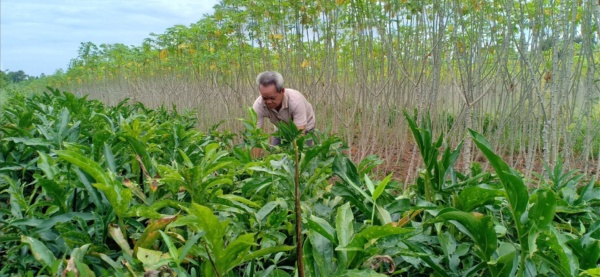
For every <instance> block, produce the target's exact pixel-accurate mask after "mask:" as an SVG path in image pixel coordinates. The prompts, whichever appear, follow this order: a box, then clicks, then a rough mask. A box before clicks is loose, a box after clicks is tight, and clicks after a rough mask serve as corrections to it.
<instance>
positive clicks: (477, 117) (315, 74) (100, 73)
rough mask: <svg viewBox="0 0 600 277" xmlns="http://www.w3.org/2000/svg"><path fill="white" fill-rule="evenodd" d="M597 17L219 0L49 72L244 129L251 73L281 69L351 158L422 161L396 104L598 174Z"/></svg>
mask: <svg viewBox="0 0 600 277" xmlns="http://www.w3.org/2000/svg"><path fill="white" fill-rule="evenodd" d="M599 20H600V6H599V5H598V3H597V1H592V0H567V1H547V0H535V1H521V0H515V1H513V0H502V1H500V0H495V1H477V0H468V1H464V0H459V1H457V0H453V1H449V0H440V1H438V0H425V1H422V0H402V1H379V0H378V1H371V0H336V1H301V0H292V1H275V0H269V1H256V0H254V1H248V0H235V1H232V0H222V1H221V2H220V3H219V4H218V5H216V6H215V7H214V14H212V15H204V16H203V17H202V19H200V20H199V21H198V22H196V23H194V24H191V25H189V26H183V25H177V26H173V27H171V28H169V29H167V30H166V31H165V32H164V33H159V34H154V33H153V34H150V37H148V38H147V39H146V40H145V41H144V42H143V43H142V44H141V45H138V46H127V45H124V44H100V45H97V44H94V43H91V42H86V43H82V44H81V47H80V49H79V53H78V56H77V57H76V58H74V59H73V60H72V62H71V64H70V67H69V68H68V70H66V71H65V72H58V73H57V74H55V75H53V76H48V77H46V78H44V80H45V82H46V84H47V85H50V86H53V87H59V88H61V89H66V90H69V91H72V92H75V93H77V94H90V97H91V98H95V99H100V100H102V101H103V102H105V103H107V104H116V103H118V102H119V101H121V100H122V99H124V98H131V99H133V100H134V101H139V102H142V103H144V104H145V105H148V106H150V107H156V106H160V105H163V104H164V105H166V106H171V104H174V105H176V106H177V107H178V108H180V109H195V110H198V111H200V113H199V115H198V124H199V127H200V128H203V129H206V128H208V127H209V126H212V125H214V124H216V123H218V122H220V121H221V120H225V121H224V123H223V124H222V125H221V128H226V129H229V130H240V129H241V124H240V122H239V121H238V120H237V118H240V117H244V116H245V112H246V108H245V107H247V106H250V105H251V103H252V100H253V99H254V98H255V97H256V96H257V91H256V88H255V84H254V78H255V76H256V74H258V73H259V72H261V71H263V70H277V71H280V72H281V73H282V74H283V75H284V77H285V78H286V85H287V86H288V87H292V88H295V89H298V90H300V91H302V92H303V93H305V94H306V95H307V96H308V98H309V100H310V101H311V102H312V103H313V105H314V106H315V109H316V112H317V116H318V120H319V122H318V126H317V127H318V128H319V129H321V130H322V131H326V132H332V133H337V134H339V135H341V136H342V137H343V138H344V139H345V140H347V141H348V143H349V145H350V146H351V148H352V149H354V151H352V153H351V155H352V157H353V158H354V159H356V160H360V159H363V158H364V157H365V156H367V155H368V154H371V153H377V154H379V155H380V156H381V157H382V158H384V159H386V160H387V162H388V164H400V166H401V167H402V168H403V169H404V170H407V172H408V174H407V176H406V178H407V179H409V178H413V177H414V175H415V173H416V168H417V163H418V162H419V161H420V160H419V157H418V155H413V156H412V159H408V160H402V155H399V153H400V154H401V153H406V152H408V151H409V150H415V149H416V148H415V147H416V145H414V144H413V143H410V142H411V140H412V139H411V137H410V135H409V131H408V130H409V129H408V126H407V125H406V121H404V120H402V110H403V109H408V110H411V111H412V110H413V109H417V110H418V111H419V113H430V114H431V118H432V122H434V124H433V126H432V128H433V130H434V131H435V132H437V133H442V134H444V135H445V137H446V138H448V144H450V146H452V145H456V144H458V142H459V141H460V140H463V139H465V138H467V137H468V135H467V132H468V131H467V130H468V128H471V129H474V130H478V131H480V132H482V133H483V134H484V135H485V136H487V137H489V138H492V139H491V141H492V144H493V145H492V147H493V148H494V150H495V151H499V152H500V153H502V155H505V156H506V157H507V161H508V163H509V164H510V165H511V166H518V167H523V168H524V171H525V172H531V171H532V170H533V169H534V168H537V167H538V166H539V165H540V161H544V162H546V163H548V164H549V165H550V166H552V165H554V164H556V162H557V160H558V159H561V158H562V159H564V164H565V167H575V166H576V167H579V168H580V169H581V170H583V171H585V172H588V173H592V174H595V175H598V173H597V172H598V169H599V167H600V162H599V160H600V151H599V148H600V124H599V122H600V104H599V99H600V87H599V85H600V82H599V81H600V77H599V76H600V74H599V73H598V66H599V64H600V62H599V59H600V51H599V50H598V48H599V46H598V38H600V30H599V24H598V22H599ZM473 149H474V148H473V145H472V143H471V142H470V139H468V138H467V139H466V140H465V143H464V147H463V149H462V155H461V164H464V165H467V164H469V163H470V162H471V161H474V160H477V159H480V158H481V157H478V156H477V155H480V154H477V153H476V152H475V151H473ZM416 152H417V151H413V153H416ZM464 168H465V169H466V168H468V167H467V166H464Z"/></svg>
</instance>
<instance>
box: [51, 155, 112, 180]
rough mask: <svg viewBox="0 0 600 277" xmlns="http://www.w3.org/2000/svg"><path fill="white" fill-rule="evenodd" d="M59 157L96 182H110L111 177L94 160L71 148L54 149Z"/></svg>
mask: <svg viewBox="0 0 600 277" xmlns="http://www.w3.org/2000/svg"><path fill="white" fill-rule="evenodd" d="M54 153H56V154H57V155H58V157H59V158H61V159H63V160H65V161H67V162H70V163H72V164H73V165H75V166H77V167H79V168H80V169H81V170H83V171H84V172H86V173H87V174H89V175H90V176H92V178H94V180H96V182H97V183H103V184H110V183H111V178H110V177H109V176H108V175H107V174H106V172H104V170H103V169H102V167H100V165H98V163H96V162H95V161H94V160H92V159H90V158H88V157H85V156H83V155H82V154H80V153H78V152H75V151H72V150H54Z"/></svg>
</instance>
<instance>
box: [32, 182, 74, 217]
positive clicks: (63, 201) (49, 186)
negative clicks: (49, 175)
mask: <svg viewBox="0 0 600 277" xmlns="http://www.w3.org/2000/svg"><path fill="white" fill-rule="evenodd" d="M34 176H36V177H39V178H36V179H37V182H38V184H40V185H41V186H42V188H44V191H45V192H46V195H47V196H49V197H50V198H51V199H52V203H54V204H55V205H56V206H58V207H60V208H61V210H62V211H63V212H67V211H69V208H68V207H67V197H69V194H73V193H72V190H71V191H69V190H67V189H65V187H64V186H63V185H62V184H60V183H58V182H56V181H54V180H52V179H50V180H49V179H43V178H42V177H41V176H39V175H38V174H35V175H34Z"/></svg>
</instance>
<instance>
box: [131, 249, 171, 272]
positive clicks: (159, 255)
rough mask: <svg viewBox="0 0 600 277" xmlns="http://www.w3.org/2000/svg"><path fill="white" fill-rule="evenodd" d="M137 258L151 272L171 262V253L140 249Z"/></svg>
mask: <svg viewBox="0 0 600 277" xmlns="http://www.w3.org/2000/svg"><path fill="white" fill-rule="evenodd" d="M136 258H137V259H138V260H140V262H142V263H143V264H144V269H146V270H151V269H156V268H159V267H160V266H161V264H163V263H165V262H167V261H168V260H171V255H169V253H163V252H161V251H156V250H151V249H146V248H143V247H140V248H139V249H138V252H137V255H136Z"/></svg>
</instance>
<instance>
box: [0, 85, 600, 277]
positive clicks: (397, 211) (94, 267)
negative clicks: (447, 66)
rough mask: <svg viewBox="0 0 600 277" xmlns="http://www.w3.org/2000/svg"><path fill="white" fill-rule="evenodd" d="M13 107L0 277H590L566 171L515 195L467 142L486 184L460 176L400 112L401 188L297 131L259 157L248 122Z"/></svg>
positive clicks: (583, 196)
mask: <svg viewBox="0 0 600 277" xmlns="http://www.w3.org/2000/svg"><path fill="white" fill-rule="evenodd" d="M7 103H10V104H8V105H5V106H4V109H3V110H2V113H1V114H0V122H2V124H1V125H0V139H1V141H2V144H1V148H0V191H1V194H0V220H1V221H0V234H1V236H0V240H1V241H2V244H1V245H0V259H1V260H2V261H3V262H2V267H1V268H0V275H2V276H59V275H62V276H94V275H95V276H175V275H176V276H294V275H297V274H298V275H303V276H387V275H396V276H432V275H433V276H481V275H484V276H514V275H517V276H598V274H600V271H599V269H598V262H599V259H600V220H599V217H600V185H599V184H598V183H597V182H595V181H594V180H593V178H589V177H587V176H585V175H583V174H579V173H577V172H576V171H568V172H566V171H565V170H563V168H562V164H560V163H559V164H557V165H556V166H555V167H554V168H548V172H550V174H549V176H548V177H544V176H543V175H541V174H540V175H539V178H537V179H535V180H534V179H530V178H525V177H524V176H523V174H522V173H521V172H519V171H517V170H515V169H514V168H511V167H510V166H509V165H508V164H507V163H506V162H504V161H503V160H502V159H501V158H500V157H499V156H498V155H497V154H496V153H494V152H493V151H492V150H491V148H490V144H489V142H488V140H487V139H486V138H485V137H484V136H483V135H481V134H479V133H478V132H476V131H473V130H471V131H470V136H471V138H472V139H473V141H474V143H475V145H476V147H477V148H478V149H479V151H481V153H482V154H483V155H484V156H485V158H486V160H487V162H489V164H490V165H491V166H492V167H493V170H489V171H488V170H482V167H481V165H480V164H478V163H473V164H472V166H471V168H470V170H469V173H468V174H462V173H461V172H459V171H457V170H455V168H454V164H455V163H456V161H457V160H458V159H459V155H460V147H461V146H462V144H459V145H458V146H457V147H456V148H449V147H443V141H444V138H443V136H438V135H435V134H433V133H432V131H431V121H430V120H429V118H428V117H426V116H425V117H422V118H417V115H416V114H413V113H412V112H407V111H405V112H404V113H403V115H404V120H406V122H407V124H408V125H409V126H410V128H411V134H412V135H413V138H414V140H415V143H416V144H417V145H418V149H419V153H420V155H421V156H422V159H423V161H424V163H423V167H422V168H421V169H420V170H419V175H418V177H417V178H416V181H415V182H414V183H410V184H404V183H402V182H400V181H398V180H395V179H394V178H392V175H388V176H386V177H383V178H376V176H375V175H374V174H373V172H372V171H373V169H374V168H375V167H376V166H378V165H379V164H380V163H382V160H380V159H379V158H377V157H376V156H368V157H367V158H365V159H363V160H361V161H359V162H356V163H355V162H353V161H352V160H351V159H349V157H348V156H347V154H346V153H347V144H346V143H345V142H344V140H343V139H341V138H339V137H336V136H330V135H327V134H323V133H315V134H313V135H311V136H310V137H302V136H298V133H299V132H298V131H297V130H296V129H295V127H294V126H293V124H292V125H291V126H287V125H281V126H280V131H279V134H278V135H279V136H280V137H282V138H284V143H283V144H282V145H281V146H277V147H270V146H269V145H268V143H267V138H268V135H267V134H265V133H263V131H262V130H261V129H257V128H256V125H255V124H256V116H255V115H254V114H253V112H252V111H251V110H250V111H249V112H248V116H247V117H246V118H245V119H240V120H241V121H242V124H243V125H244V130H243V131H242V132H240V133H231V132H220V131H217V129H218V128H216V126H214V127H213V128H210V129H208V130H207V131H206V132H199V131H197V130H196V128H195V127H194V126H195V124H196V123H195V117H194V116H193V115H182V114H178V113H177V112H176V111H172V110H171V111H169V110H167V109H165V108H157V109H149V108H146V107H145V106H144V105H142V104H139V103H137V104H130V103H127V102H125V101H124V102H121V103H119V104H118V105H114V106H106V105H104V104H102V103H101V102H99V101H97V100H88V99H86V98H85V97H78V96H75V95H73V94H71V93H68V92H61V91H59V90H50V91H48V92H46V93H43V94H34V95H31V96H21V95H17V96H15V97H14V98H12V99H10V100H9V101H7ZM418 122H420V123H418ZM308 138H311V139H314V140H315V142H316V143H315V145H314V146H310V147H309V146H306V145H305V144H304V141H305V140H306V139H308ZM234 141H241V142H240V143H234ZM254 147H259V148H263V149H264V150H265V151H266V152H267V154H265V155H263V156H262V157H260V158H257V159H253V158H252V157H251V154H250V151H251V149H252V148H254ZM301 250H302V251H301ZM299 265H301V267H299Z"/></svg>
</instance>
